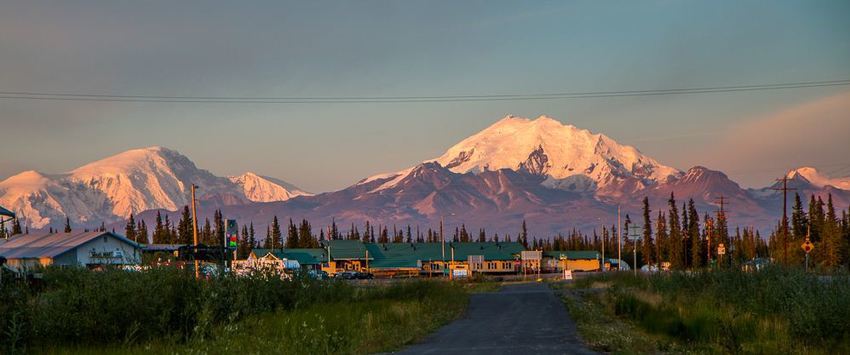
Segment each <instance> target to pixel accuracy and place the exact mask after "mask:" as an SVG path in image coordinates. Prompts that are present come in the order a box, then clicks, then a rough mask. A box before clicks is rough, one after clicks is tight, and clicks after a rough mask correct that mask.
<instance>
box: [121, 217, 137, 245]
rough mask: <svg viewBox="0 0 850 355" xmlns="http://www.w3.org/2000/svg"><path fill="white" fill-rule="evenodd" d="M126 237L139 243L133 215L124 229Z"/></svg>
mask: <svg viewBox="0 0 850 355" xmlns="http://www.w3.org/2000/svg"><path fill="white" fill-rule="evenodd" d="M124 236H125V237H127V239H130V240H132V241H134V242H138V241H137V240H136V220H135V219H134V218H133V214H132V213H130V217H129V218H127V226H125V227H124Z"/></svg>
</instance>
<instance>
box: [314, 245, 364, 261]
mask: <svg viewBox="0 0 850 355" xmlns="http://www.w3.org/2000/svg"><path fill="white" fill-rule="evenodd" d="M322 246H323V247H324V249H325V250H327V249H328V247H329V246H330V255H331V259H356V260H363V259H366V247H365V246H364V245H363V242H361V241H359V240H325V241H322ZM370 258H371V256H370Z"/></svg>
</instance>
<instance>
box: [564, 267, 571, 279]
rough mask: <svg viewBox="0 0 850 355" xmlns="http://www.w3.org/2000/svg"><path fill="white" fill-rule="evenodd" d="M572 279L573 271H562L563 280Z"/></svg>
mask: <svg viewBox="0 0 850 355" xmlns="http://www.w3.org/2000/svg"><path fill="white" fill-rule="evenodd" d="M572 279H573V271H572V270H570V269H564V280H572Z"/></svg>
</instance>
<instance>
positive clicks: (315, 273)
mask: <svg viewBox="0 0 850 355" xmlns="http://www.w3.org/2000/svg"><path fill="white" fill-rule="evenodd" d="M307 275H308V276H310V277H311V278H313V279H316V280H327V279H329V278H330V276H328V273H327V272H324V271H322V270H310V271H307Z"/></svg>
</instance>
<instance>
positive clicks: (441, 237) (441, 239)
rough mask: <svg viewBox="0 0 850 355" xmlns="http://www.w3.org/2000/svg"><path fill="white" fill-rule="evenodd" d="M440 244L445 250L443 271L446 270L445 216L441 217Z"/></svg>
mask: <svg viewBox="0 0 850 355" xmlns="http://www.w3.org/2000/svg"><path fill="white" fill-rule="evenodd" d="M440 243H441V247H442V249H443V264H442V265H441V266H442V268H443V270H445V269H446V237H445V236H444V235H443V216H440Z"/></svg>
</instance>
